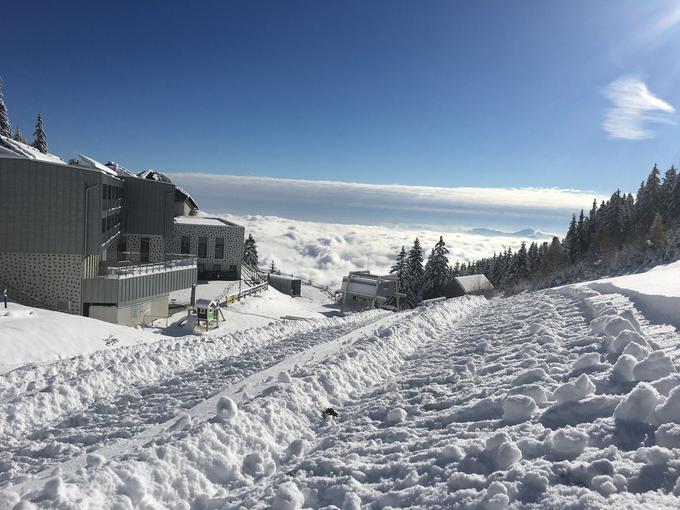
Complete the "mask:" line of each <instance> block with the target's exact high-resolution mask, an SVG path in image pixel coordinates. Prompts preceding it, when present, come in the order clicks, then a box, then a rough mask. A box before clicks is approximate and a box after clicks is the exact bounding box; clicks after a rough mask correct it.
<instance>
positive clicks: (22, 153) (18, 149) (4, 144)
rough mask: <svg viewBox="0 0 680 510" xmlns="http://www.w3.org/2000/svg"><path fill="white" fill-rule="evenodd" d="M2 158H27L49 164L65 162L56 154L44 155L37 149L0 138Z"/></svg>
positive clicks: (9, 139) (0, 155) (0, 154)
mask: <svg viewBox="0 0 680 510" xmlns="http://www.w3.org/2000/svg"><path fill="white" fill-rule="evenodd" d="M0 157H2V158H25V159H35V160H38V161H46V162H48V163H60V164H62V165H63V164H64V161H63V160H62V159H61V158H60V157H58V156H55V155H54V154H50V153H47V154H43V153H42V152H40V151H39V150H38V149H36V148H35V147H31V146H30V145H26V144H25V143H21V142H17V141H16V140H12V139H11V138H7V137H4V136H0Z"/></svg>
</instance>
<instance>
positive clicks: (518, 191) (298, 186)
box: [169, 173, 602, 231]
mask: <svg viewBox="0 0 680 510" xmlns="http://www.w3.org/2000/svg"><path fill="white" fill-rule="evenodd" d="M169 175H170V177H171V178H172V179H173V180H174V181H175V182H177V183H178V184H179V185H181V186H182V187H184V188H185V189H189V190H192V193H193V195H194V198H195V199H196V201H197V202H198V205H199V206H200V207H201V209H203V210H206V211H210V212H213V213H232V214H264V215H271V216H281V217H287V218H296V219H302V220H313V221H326V222H335V223H360V224H373V225H375V224H392V225H394V224H402V225H403V224H408V225H447V226H461V227H478V226H485V227H495V228H501V229H520V228H524V227H533V228H539V229H543V230H548V231H561V230H563V229H564V228H566V226H567V223H568V220H569V217H570V216H571V213H572V212H574V211H578V210H579V209H581V208H585V209H589V208H590V205H591V204H592V201H593V198H597V199H598V200H599V199H601V198H602V197H600V196H598V195H597V194H594V193H593V192H586V191H578V190H568V189H553V188H550V189H545V188H473V187H457V188H444V187H432V186H405V185H400V184H362V183H350V182H337V181H313V180H297V179H277V178H269V177H249V176H233V175H218V174H200V173H181V174H180V173H175V174H169Z"/></svg>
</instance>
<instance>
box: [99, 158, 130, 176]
mask: <svg viewBox="0 0 680 510" xmlns="http://www.w3.org/2000/svg"><path fill="white" fill-rule="evenodd" d="M106 166H107V167H109V168H110V169H111V170H113V171H114V172H116V173H117V174H118V175H119V176H121V177H137V174H135V173H134V172H132V171H131V170H128V169H127V168H125V167H124V166H122V165H119V164H118V163H116V162H115V161H109V162H108V163H106Z"/></svg>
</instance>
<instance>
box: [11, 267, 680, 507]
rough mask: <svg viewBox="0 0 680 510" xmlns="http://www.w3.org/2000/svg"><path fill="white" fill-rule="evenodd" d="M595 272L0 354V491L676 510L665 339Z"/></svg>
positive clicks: (120, 502)
mask: <svg viewBox="0 0 680 510" xmlns="http://www.w3.org/2000/svg"><path fill="white" fill-rule="evenodd" d="M655 272H657V273H658V274H659V275H662V274H663V276H659V278H663V279H666V278H671V277H672V278H675V279H676V281H678V277H679V276H680V268H678V269H667V270H659V271H655ZM652 273H653V272H652ZM648 278H649V277H648ZM601 284H602V282H591V283H590V284H588V285H579V286H570V287H563V288H561V289H553V290H546V291H541V292H527V293H523V294H520V295H517V296H513V297H510V298H504V299H493V300H491V301H487V300H485V299H484V298H481V297H470V296H466V297H462V298H454V299H450V300H447V301H443V302H439V303H433V304H431V305H429V306H427V307H420V308H418V309H416V310H412V311H408V312H401V313H396V314H395V313H387V312H379V311H372V312H367V313H359V314H354V315H351V316H349V317H345V318H322V319H312V320H304V321H279V322H276V323H273V324H270V325H267V326H264V327H261V328H259V329H251V330H245V331H241V332H237V333H224V332H220V331H216V332H214V333H208V334H206V335H203V336H200V337H187V338H180V339H170V340H163V341H159V342H154V343H142V344H138V345H131V346H125V347H121V348H118V349H114V350H107V351H100V352H96V353H93V354H90V355H86V356H82V357H80V358H76V359H71V360H62V361H57V362H55V363H52V364H49V365H45V366H27V367H22V368H19V369H16V370H14V371H12V372H10V373H9V374H5V375H4V376H2V377H0V445H2V446H0V491H4V492H0V500H3V501H8V502H10V504H9V506H10V507H11V506H13V505H14V504H16V503H19V502H21V504H23V505H25V506H24V507H23V508H33V507H39V508H63V509H72V508H173V509H174V508H176V509H180V508H181V509H190V508H200V509H221V508H240V507H244V508H254V509H259V508H262V509H264V508H285V509H302V508H328V509H330V508H342V509H354V508H370V509H373V508H388V507H392V508H404V507H408V508H442V509H444V508H465V509H479V508H484V509H486V508H493V509H496V508H498V509H502V508H553V509H558V508H608V507H621V508H677V507H678V506H680V374H679V373H678V372H677V367H676V363H677V361H678V349H677V345H678V340H680V335H678V332H677V331H676V330H675V328H674V327H672V326H670V325H669V324H668V323H667V322H664V321H663V320H662V319H663V317H664V316H663V315H659V314H651V316H648V315H647V314H645V313H644V311H643V310H641V309H640V308H638V306H637V305H636V304H637V302H638V301H637V299H638V298H636V297H635V298H633V297H629V296H627V295H624V294H622V293H619V292H614V289H612V288H610V287H604V288H602V292H599V291H597V290H594V289H595V287H596V286H597V285H601ZM621 288H622V289H623V288H624V287H621ZM625 290H626V291H631V289H628V288H625ZM635 292H638V293H639V294H642V292H641V289H640V288H638V289H637V290H636V291H635ZM644 292H645V293H644V295H645V296H647V297H648V301H646V302H647V303H650V302H652V301H653V300H654V299H655V297H659V296H656V295H654V294H653V286H652V285H651V284H649V286H648V287H646V288H645V289H644ZM662 292H663V290H662ZM660 297H663V298H668V299H672V298H674V297H675V296H660ZM676 304H677V301H676ZM676 310H677V311H680V308H676ZM3 498H4V499H3ZM31 505H34V506H31ZM6 506H7V505H6Z"/></svg>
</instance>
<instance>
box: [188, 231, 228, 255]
mask: <svg viewBox="0 0 680 510" xmlns="http://www.w3.org/2000/svg"><path fill="white" fill-rule="evenodd" d="M180 253H181V254H182V255H191V237H190V236H182V239H181V242H180ZM197 256H198V258H199V259H207V258H208V238H207V237H203V236H201V237H199V238H198V253H197ZM214 258H216V259H223V258H224V238H223V237H217V238H215V257H214Z"/></svg>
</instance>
